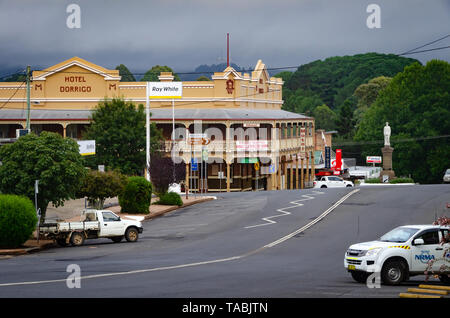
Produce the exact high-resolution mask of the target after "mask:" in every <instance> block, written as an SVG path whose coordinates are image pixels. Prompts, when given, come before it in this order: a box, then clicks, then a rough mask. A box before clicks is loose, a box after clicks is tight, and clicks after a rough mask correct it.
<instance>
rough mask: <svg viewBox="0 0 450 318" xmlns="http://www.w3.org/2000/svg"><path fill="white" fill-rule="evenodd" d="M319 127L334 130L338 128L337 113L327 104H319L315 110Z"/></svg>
mask: <svg viewBox="0 0 450 318" xmlns="http://www.w3.org/2000/svg"><path fill="white" fill-rule="evenodd" d="M313 116H314V119H315V121H316V128H317V129H325V130H334V129H335V128H336V119H337V116H336V113H335V112H334V111H332V110H331V109H330V108H329V107H328V106H327V105H325V104H323V105H320V106H317V107H316V108H315V109H314V111H313Z"/></svg>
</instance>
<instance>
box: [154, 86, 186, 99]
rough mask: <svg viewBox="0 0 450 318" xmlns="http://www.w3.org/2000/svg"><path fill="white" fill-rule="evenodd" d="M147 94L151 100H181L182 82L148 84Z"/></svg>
mask: <svg viewBox="0 0 450 318" xmlns="http://www.w3.org/2000/svg"><path fill="white" fill-rule="evenodd" d="M148 94H149V97H150V98H151V99H160V98H168V99H172V98H181V97H182V96H183V83H182V82H149V86H148Z"/></svg>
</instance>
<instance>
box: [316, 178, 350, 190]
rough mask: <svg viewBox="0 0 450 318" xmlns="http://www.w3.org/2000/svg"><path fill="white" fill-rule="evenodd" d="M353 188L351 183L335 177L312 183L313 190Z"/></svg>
mask: <svg viewBox="0 0 450 318" xmlns="http://www.w3.org/2000/svg"><path fill="white" fill-rule="evenodd" d="M354 186H355V185H354V184H353V182H351V181H346V180H343V179H341V178H339V177H336V176H326V177H321V178H320V179H319V180H317V181H314V188H345V187H354Z"/></svg>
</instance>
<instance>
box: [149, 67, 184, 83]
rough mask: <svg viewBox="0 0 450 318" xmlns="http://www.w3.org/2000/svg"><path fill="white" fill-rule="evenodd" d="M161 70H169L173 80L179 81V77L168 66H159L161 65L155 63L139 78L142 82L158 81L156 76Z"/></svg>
mask: <svg viewBox="0 0 450 318" xmlns="http://www.w3.org/2000/svg"><path fill="white" fill-rule="evenodd" d="M161 72H171V73H172V75H173V76H174V81H177V82H179V81H180V77H179V76H178V75H177V74H174V73H173V70H172V69H171V68H170V67H168V66H165V65H163V66H161V65H155V66H153V67H152V68H151V69H149V70H148V71H147V72H146V73H145V74H144V77H143V78H142V79H141V81H142V82H159V79H158V76H159V75H160V74H161Z"/></svg>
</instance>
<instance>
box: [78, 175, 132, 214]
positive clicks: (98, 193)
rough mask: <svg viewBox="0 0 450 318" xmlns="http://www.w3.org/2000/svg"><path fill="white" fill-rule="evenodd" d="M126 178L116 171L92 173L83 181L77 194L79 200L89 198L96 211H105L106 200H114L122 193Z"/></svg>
mask: <svg viewBox="0 0 450 318" xmlns="http://www.w3.org/2000/svg"><path fill="white" fill-rule="evenodd" d="M126 181H127V179H126V176H125V175H123V174H121V173H119V172H115V171H108V172H100V171H90V172H89V173H88V174H87V175H86V176H85V177H84V179H83V182H82V185H81V187H80V189H79V191H78V193H77V195H78V197H79V198H82V197H87V199H88V201H89V203H90V204H91V205H92V206H93V207H94V208H96V209H99V210H101V209H103V205H104V203H105V199H106V198H114V197H116V196H118V195H120V194H121V193H122V191H123V190H124V188H125V184H126Z"/></svg>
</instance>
